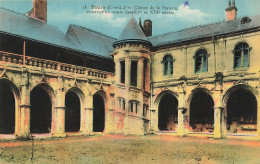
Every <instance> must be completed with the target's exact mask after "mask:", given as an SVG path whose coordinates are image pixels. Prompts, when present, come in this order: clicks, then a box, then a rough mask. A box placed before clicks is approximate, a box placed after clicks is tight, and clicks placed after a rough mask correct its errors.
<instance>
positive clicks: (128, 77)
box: [125, 58, 131, 87]
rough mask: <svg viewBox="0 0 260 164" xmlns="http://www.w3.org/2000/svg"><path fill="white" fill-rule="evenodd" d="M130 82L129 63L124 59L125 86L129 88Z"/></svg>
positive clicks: (128, 60) (127, 59)
mask: <svg viewBox="0 0 260 164" xmlns="http://www.w3.org/2000/svg"><path fill="white" fill-rule="evenodd" d="M130 80H131V61H130V59H129V58H126V59H125V86H126V87H130Z"/></svg>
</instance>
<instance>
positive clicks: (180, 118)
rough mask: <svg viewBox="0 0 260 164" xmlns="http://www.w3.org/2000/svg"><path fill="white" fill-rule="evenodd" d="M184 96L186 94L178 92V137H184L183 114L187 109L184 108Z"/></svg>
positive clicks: (182, 91)
mask: <svg viewBox="0 0 260 164" xmlns="http://www.w3.org/2000/svg"><path fill="white" fill-rule="evenodd" d="M185 95H186V92H185V91H184V90H183V89H181V91H180V92H179V100H178V104H179V106H178V130H177V133H178V136H185V135H186V132H185V114H186V111H187V109H186V108H185Z"/></svg>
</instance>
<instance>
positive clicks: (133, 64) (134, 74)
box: [131, 61, 137, 86]
mask: <svg viewBox="0 0 260 164" xmlns="http://www.w3.org/2000/svg"><path fill="white" fill-rule="evenodd" d="M131 85H132V86H137V61H131Z"/></svg>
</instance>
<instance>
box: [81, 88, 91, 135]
mask: <svg viewBox="0 0 260 164" xmlns="http://www.w3.org/2000/svg"><path fill="white" fill-rule="evenodd" d="M84 93H85V95H88V96H86V97H85V101H84V102H85V108H84V109H83V111H82V117H81V119H82V120H81V124H82V128H81V132H82V133H83V134H85V135H90V134H92V132H93V95H91V94H90V93H88V91H86V92H84Z"/></svg>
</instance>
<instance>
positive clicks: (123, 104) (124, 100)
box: [123, 100, 125, 110]
mask: <svg viewBox="0 0 260 164" xmlns="http://www.w3.org/2000/svg"><path fill="white" fill-rule="evenodd" d="M123 110H125V100H123Z"/></svg>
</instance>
